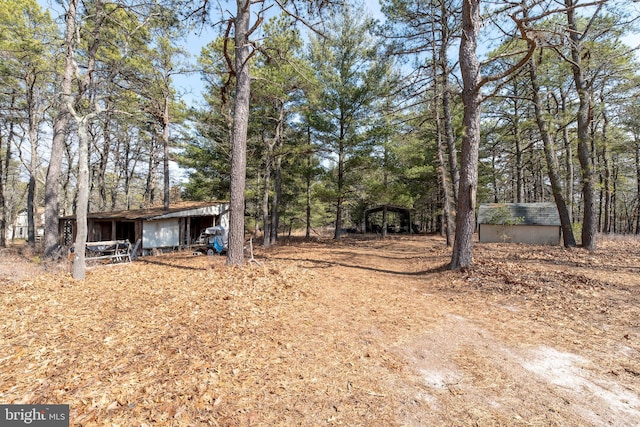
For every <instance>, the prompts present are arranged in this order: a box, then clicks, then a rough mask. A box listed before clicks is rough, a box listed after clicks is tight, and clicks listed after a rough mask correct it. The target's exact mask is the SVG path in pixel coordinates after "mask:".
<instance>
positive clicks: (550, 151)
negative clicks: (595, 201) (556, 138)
mask: <svg viewBox="0 0 640 427" xmlns="http://www.w3.org/2000/svg"><path fill="white" fill-rule="evenodd" d="M535 61H536V60H535V58H533V57H532V58H531V59H530V60H529V76H530V78H531V87H532V89H533V92H532V96H533V107H534V110H535V114H536V123H537V124H538V129H539V131H540V136H541V138H542V142H543V146H544V155H545V159H546V160H547V170H548V173H549V181H551V192H552V193H553V199H554V200H555V202H556V206H557V208H558V214H559V216H560V225H561V228H562V238H563V241H564V246H565V247H566V248H568V247H574V246H576V239H575V237H574V235H573V228H572V227H571V217H570V216H569V209H567V204H566V202H565V200H564V197H563V194H562V186H561V184H560V176H559V173H558V169H559V165H558V157H557V156H556V147H555V144H554V143H553V141H552V140H551V136H550V135H549V126H548V125H547V121H546V119H545V118H544V116H543V114H542V108H543V107H542V100H541V99H540V85H539V84H538V73H537V67H536V62H535Z"/></svg>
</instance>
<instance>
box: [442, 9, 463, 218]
mask: <svg viewBox="0 0 640 427" xmlns="http://www.w3.org/2000/svg"><path fill="white" fill-rule="evenodd" d="M450 14H451V12H450V10H449V9H448V8H447V5H446V2H445V1H444V0H442V1H440V40H441V43H440V49H439V54H438V62H439V64H440V69H441V71H442V120H443V127H444V135H445V141H446V144H447V151H448V154H449V175H450V177H451V179H450V180H447V184H448V185H450V186H451V188H450V190H449V192H450V194H451V197H452V198H453V200H451V203H452V204H453V207H454V210H455V206H456V205H457V203H458V183H459V181H460V171H459V170H458V151H457V149H456V140H455V136H454V132H453V124H452V118H451V102H450V100H451V84H450V83H449V74H450V72H451V70H450V69H449V57H448V53H447V51H448V49H449V47H450V43H449V39H450V36H449V31H450V29H449V16H450ZM449 210H451V209H450V208H449ZM450 222H451V224H449V225H451V228H452V229H453V221H450Z"/></svg>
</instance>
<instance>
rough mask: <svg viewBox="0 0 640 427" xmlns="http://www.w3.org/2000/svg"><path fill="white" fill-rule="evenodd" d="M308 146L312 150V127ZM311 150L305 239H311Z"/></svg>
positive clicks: (308, 168)
mask: <svg viewBox="0 0 640 427" xmlns="http://www.w3.org/2000/svg"><path fill="white" fill-rule="evenodd" d="M307 144H308V145H309V148H311V127H310V126H307ZM311 160H312V155H311V149H309V152H308V153H307V171H306V172H307V173H306V176H305V178H306V186H307V209H306V211H307V212H306V221H305V222H306V227H305V228H306V230H305V237H306V238H307V239H308V238H309V237H311V166H312V162H311Z"/></svg>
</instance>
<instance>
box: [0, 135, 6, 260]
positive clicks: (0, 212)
mask: <svg viewBox="0 0 640 427" xmlns="http://www.w3.org/2000/svg"><path fill="white" fill-rule="evenodd" d="M3 141H4V138H2V133H0V152H2V146H3V144H4V142H3ZM4 189H5V178H4V164H3V163H2V159H0V248H5V247H6V246H7V206H6V204H5V199H4Z"/></svg>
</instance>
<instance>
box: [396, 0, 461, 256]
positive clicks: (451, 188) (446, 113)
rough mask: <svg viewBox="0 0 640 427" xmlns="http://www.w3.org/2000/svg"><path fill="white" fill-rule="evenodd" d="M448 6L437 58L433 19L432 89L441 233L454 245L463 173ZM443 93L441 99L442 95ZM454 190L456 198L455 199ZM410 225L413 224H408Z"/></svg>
mask: <svg viewBox="0 0 640 427" xmlns="http://www.w3.org/2000/svg"><path fill="white" fill-rule="evenodd" d="M446 11H447V9H446V7H445V6H444V1H443V2H441V10H440V13H441V22H440V25H441V27H440V35H441V44H440V49H439V55H438V57H437V58H436V46H435V33H436V31H435V28H433V25H434V23H433V22H432V28H431V31H432V34H433V36H434V37H433V39H434V40H433V41H432V45H431V46H432V49H433V64H432V65H433V81H434V84H433V91H434V96H435V105H436V106H435V125H436V138H437V141H438V169H439V172H440V179H439V181H440V182H441V185H442V194H443V196H444V197H443V202H442V216H443V218H442V222H441V226H440V233H441V234H442V235H444V236H446V242H447V247H451V240H452V231H453V227H454V226H453V218H452V217H451V206H452V204H453V205H454V206H455V203H456V202H455V201H456V195H457V193H458V190H457V184H458V182H457V179H459V178H460V173H459V171H458V162H457V154H456V150H455V140H454V138H453V127H452V126H451V107H450V105H449V93H448V92H449V84H448V82H449V74H448V68H449V67H448V64H447V62H448V60H447V56H446V55H447V53H446V47H445V46H446V44H447V43H446V40H447V39H446V38H445V37H446V34H447V31H448V29H447V28H446V19H445V18H444V17H445V16H446ZM438 68H440V70H441V77H440V78H441V79H442V93H441V91H440V87H439V84H438V81H439V78H438V77H439V76H438ZM441 97H442V99H440V98H441ZM440 105H442V111H443V114H442V115H443V117H442V119H441V118H440ZM443 128H444V139H445V141H446V144H447V146H448V148H449V174H448V173H447V164H446V162H445V142H444V141H443V135H442V134H443V132H442V130H443ZM452 194H453V200H452V197H451V196H452ZM409 227H411V224H409Z"/></svg>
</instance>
